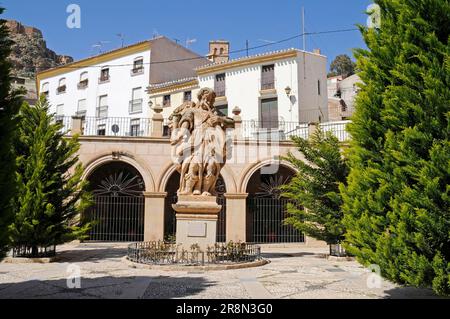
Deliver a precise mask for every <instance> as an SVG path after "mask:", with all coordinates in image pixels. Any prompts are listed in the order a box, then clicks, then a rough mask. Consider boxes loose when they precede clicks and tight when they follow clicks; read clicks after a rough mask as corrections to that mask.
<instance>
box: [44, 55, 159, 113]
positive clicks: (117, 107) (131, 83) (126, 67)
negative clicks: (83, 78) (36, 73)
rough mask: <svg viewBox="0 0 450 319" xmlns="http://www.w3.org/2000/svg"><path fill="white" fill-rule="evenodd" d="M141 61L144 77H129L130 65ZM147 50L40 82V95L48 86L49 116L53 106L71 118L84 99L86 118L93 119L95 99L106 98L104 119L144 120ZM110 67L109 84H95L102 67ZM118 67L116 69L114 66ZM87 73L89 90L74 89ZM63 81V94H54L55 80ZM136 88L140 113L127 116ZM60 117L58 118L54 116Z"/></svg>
mask: <svg viewBox="0 0 450 319" xmlns="http://www.w3.org/2000/svg"><path fill="white" fill-rule="evenodd" d="M138 57H143V58H144V73H142V74H139V75H133V76H132V75H131V70H132V68H133V62H134V60H135V59H136V58H138ZM149 63H150V50H146V51H142V52H139V53H135V54H130V55H128V56H125V57H121V58H117V59H112V60H110V61H107V62H103V63H101V64H97V65H92V66H89V67H85V68H80V69H74V70H73V71H69V72H67V73H65V74H62V75H57V76H55V77H50V78H47V79H42V80H41V82H40V86H41V87H40V91H41V92H42V87H43V85H44V84H45V83H46V82H48V83H49V97H48V100H49V102H50V104H51V109H50V111H51V112H56V107H57V105H60V104H64V114H63V115H65V116H73V115H75V113H76V112H77V108H78V101H79V100H82V99H86V100H87V101H86V102H87V114H86V116H89V117H91V116H92V117H95V116H96V108H97V106H98V104H99V97H100V96H102V95H108V117H136V118H147V117H150V116H151V113H150V109H149V107H148V94H147V93H146V92H145V91H146V89H147V87H148V85H149V79H150V64H149ZM107 65H110V68H109V75H110V81H109V82H107V83H103V84H99V78H100V72H101V69H102V67H103V66H107ZM114 65H118V66H114ZM86 71H87V72H88V78H89V86H88V87H87V88H86V89H78V87H77V85H78V83H79V81H80V75H81V74H82V73H83V72H86ZM64 77H65V78H66V85H67V89H66V93H63V94H56V90H57V88H58V84H59V80H60V79H61V78H64ZM138 87H140V88H141V90H142V99H143V106H142V113H134V114H130V113H129V102H130V101H131V100H132V90H133V89H134V88H138ZM58 115H62V114H58Z"/></svg>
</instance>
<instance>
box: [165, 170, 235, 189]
mask: <svg viewBox="0 0 450 319" xmlns="http://www.w3.org/2000/svg"><path fill="white" fill-rule="evenodd" d="M175 171H176V166H175V165H174V164H168V165H167V166H166V167H165V168H164V169H163V170H162V172H163V173H162V174H161V176H160V177H159V179H158V182H157V189H158V192H160V193H164V192H165V190H166V186H167V183H168V182H169V179H170V177H171V176H172V174H173V173H174V172H175ZM220 175H222V178H223V180H224V182H225V186H226V188H227V193H236V192H237V187H236V179H235V177H234V174H233V172H232V171H231V169H230V168H229V167H228V166H227V165H225V167H224V168H223V169H222V171H221V172H220Z"/></svg>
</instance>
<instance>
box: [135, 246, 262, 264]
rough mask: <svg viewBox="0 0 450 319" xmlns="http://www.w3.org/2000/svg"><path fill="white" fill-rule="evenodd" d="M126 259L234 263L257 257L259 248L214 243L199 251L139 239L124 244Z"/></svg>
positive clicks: (170, 262) (158, 261) (175, 262)
mask: <svg viewBox="0 0 450 319" xmlns="http://www.w3.org/2000/svg"><path fill="white" fill-rule="evenodd" d="M128 259H129V260H130V261H132V262H136V263H140V264H148V265H190V266H196V265H198V266H202V265H206V264H236V263H248V262H254V261H258V260H261V247H260V246H258V245H254V244H246V243H228V244H219V243H218V244H215V245H213V246H211V247H208V249H207V250H206V251H201V250H200V249H198V247H194V246H193V247H191V249H190V250H186V249H182V248H181V247H180V246H179V245H177V244H173V243H165V242H143V243H135V244H131V245H129V246H128Z"/></svg>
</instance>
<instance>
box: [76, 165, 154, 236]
mask: <svg viewBox="0 0 450 319" xmlns="http://www.w3.org/2000/svg"><path fill="white" fill-rule="evenodd" d="M88 181H89V187H90V191H91V192H92V194H93V199H94V205H93V206H91V207H90V208H89V209H88V210H87V211H86V212H85V218H86V219H87V220H88V221H90V222H92V223H93V227H92V230H91V232H90V234H89V240H90V241H102V242H139V241H143V240H144V208H145V207H144V206H145V199H144V196H143V193H144V191H145V184H144V179H143V178H142V176H141V174H140V173H139V172H138V170H137V169H135V168H134V167H133V166H131V165H130V164H127V163H124V162H110V163H107V164H103V165H102V166H100V167H98V168H97V169H95V170H94V171H93V172H92V173H91V174H90V176H88Z"/></svg>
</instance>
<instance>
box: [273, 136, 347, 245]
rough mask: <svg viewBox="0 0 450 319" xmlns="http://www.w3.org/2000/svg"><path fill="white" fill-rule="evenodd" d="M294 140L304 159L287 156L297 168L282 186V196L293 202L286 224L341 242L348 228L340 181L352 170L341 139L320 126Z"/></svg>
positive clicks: (307, 232) (330, 242) (327, 239)
mask: <svg viewBox="0 0 450 319" xmlns="http://www.w3.org/2000/svg"><path fill="white" fill-rule="evenodd" d="M293 142H294V143H295V145H296V147H297V149H298V151H299V152H300V153H301V154H302V155H303V156H304V159H300V158H297V157H296V156H295V155H293V154H292V153H289V154H288V156H287V157H286V158H285V159H286V160H287V161H288V162H290V163H291V164H292V165H293V166H294V167H295V168H296V169H297V171H298V173H297V174H296V175H295V176H294V177H293V178H292V180H291V181H290V183H289V184H287V185H284V186H282V187H281V189H282V191H283V194H282V196H283V197H286V198H288V199H291V200H292V201H293V203H291V204H288V207H287V211H288V213H289V214H290V217H289V218H287V219H286V223H287V224H290V225H292V226H293V227H294V228H296V229H298V230H300V231H302V232H303V233H305V234H306V235H308V236H309V237H312V238H315V239H317V240H322V241H325V242H327V243H328V244H330V245H331V244H340V243H341V241H342V240H343V238H344V233H345V230H344V227H343V224H342V218H343V212H342V208H341V206H342V197H341V195H340V192H339V184H340V183H345V181H346V178H347V175H348V171H349V169H348V167H347V164H346V161H345V159H344V158H343V157H342V155H341V151H340V143H339V140H338V139H337V138H336V137H335V136H333V135H332V133H331V132H327V133H325V132H323V131H322V130H320V129H318V130H317V131H316V132H315V133H314V134H313V135H312V136H311V138H310V139H309V140H306V139H302V138H301V137H293ZM305 160H306V161H305Z"/></svg>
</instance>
